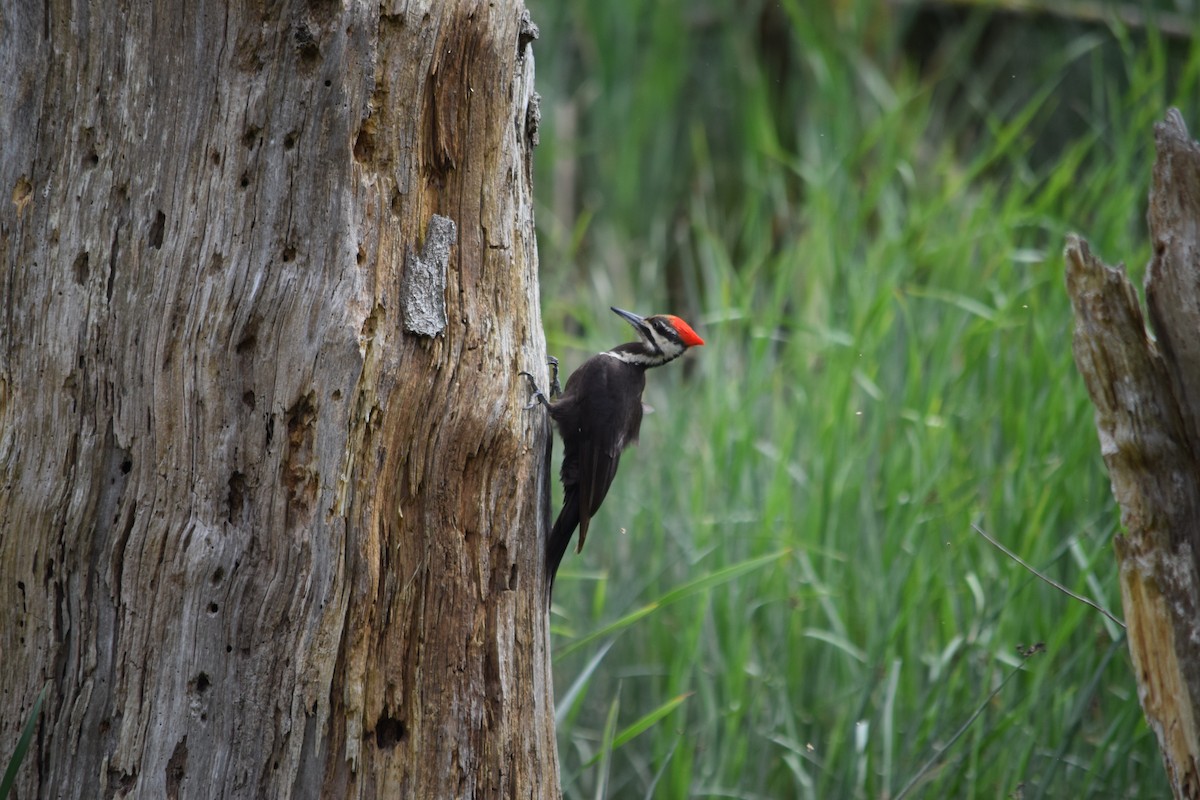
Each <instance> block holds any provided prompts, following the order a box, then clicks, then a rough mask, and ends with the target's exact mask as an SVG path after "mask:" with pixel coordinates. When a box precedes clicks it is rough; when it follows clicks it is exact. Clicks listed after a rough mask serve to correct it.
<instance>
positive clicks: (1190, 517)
mask: <svg viewBox="0 0 1200 800" xmlns="http://www.w3.org/2000/svg"><path fill="white" fill-rule="evenodd" d="M1156 138H1157V144H1158V161H1157V163H1156V165H1155V169H1154V186H1153V188H1152V190H1151V195H1150V212H1149V221H1150V229H1151V232H1152V235H1153V237H1154V257H1153V260H1152V261H1151V264H1150V268H1149V270H1148V272H1147V278H1146V296H1147V299H1148V306H1149V316H1150V320H1151V322H1152V324H1153V326H1154V333H1155V336H1156V338H1157V341H1155V340H1153V339H1151V338H1150V336H1149V335H1148V333H1147V331H1146V326H1145V322H1144V318H1143V316H1142V311H1141V308H1140V306H1139V304H1138V298H1137V291H1136V290H1135V289H1134V287H1133V284H1131V283H1130V282H1129V279H1128V277H1127V276H1126V275H1125V272H1124V270H1123V269H1121V268H1120V267H1118V268H1115V269H1114V268H1111V267H1108V266H1105V265H1104V264H1102V263H1101V262H1100V261H1099V260H1098V259H1096V258H1095V257H1094V256H1093V255H1092V254H1091V252H1090V250H1089V248H1088V246H1087V243H1086V242H1084V241H1083V240H1082V239H1080V238H1078V237H1076V236H1070V237H1068V240H1067V246H1066V250H1065V253H1064V256H1065V260H1066V278H1067V292H1068V294H1069V295H1070V297H1071V303H1072V306H1073V308H1074V311H1075V341H1074V352H1075V362H1076V364H1077V366H1078V368H1079V372H1080V374H1081V375H1082V376H1083V379H1084V383H1085V384H1086V385H1087V389H1088V393H1089V394H1090V395H1091V398H1092V402H1093V403H1094V404H1095V406H1096V428H1097V430H1098V432H1099V435H1100V449H1101V453H1102V454H1103V456H1104V460H1105V463H1106V464H1107V465H1108V471H1109V476H1110V478H1111V481H1112V487H1113V494H1114V496H1115V497H1116V499H1117V502H1118V503H1119V504H1120V506H1121V522H1122V524H1123V525H1124V527H1125V529H1126V532H1125V535H1123V536H1118V537H1117V538H1116V541H1115V543H1114V544H1115V549H1116V554H1117V562H1118V566H1119V570H1120V584H1121V599H1122V604H1123V606H1124V610H1125V618H1126V623H1127V624H1128V635H1129V651H1130V656H1131V659H1132V661H1133V665H1134V670H1135V674H1136V677H1137V681H1138V697H1139V699H1140V701H1141V704H1142V710H1143V711H1144V713H1145V715H1146V720H1147V722H1149V724H1150V727H1151V728H1152V729H1153V730H1154V732H1155V735H1156V736H1157V737H1158V741H1159V746H1160V747H1161V749H1162V754H1163V763H1164V765H1165V766H1166V769H1167V773H1168V776H1169V779H1170V781H1171V785H1172V787H1173V790H1174V793H1175V796H1176V797H1180V798H1185V797H1186V798H1197V797H1200V767H1198V762H1200V735H1198V733H1197V720H1198V719H1200V703H1198V701H1200V613H1198V610H1200V601H1198V599H1197V593H1198V592H1200V568H1198V567H1197V551H1198V549H1200V548H1198V547H1197V543H1198V542H1200V462H1198V460H1197V453H1198V452H1200V449H1198V448H1197V438H1196V430H1197V425H1196V422H1195V420H1196V419H1197V418H1198V416H1197V414H1198V411H1200V406H1198V405H1197V404H1198V403H1200V391H1198V389H1197V386H1200V383H1198V378H1200V373H1198V372H1197V369H1198V368H1200V363H1198V357H1200V348H1197V346H1196V337H1197V336H1198V335H1200V306H1198V305H1197V293H1198V289H1197V287H1198V286H1200V261H1198V260H1197V258H1196V256H1195V254H1196V253H1198V252H1200V250H1198V249H1197V248H1198V246H1200V241H1198V234H1200V224H1198V223H1200V191H1198V187H1200V147H1197V145H1196V144H1195V143H1194V142H1192V141H1191V140H1190V138H1189V137H1188V135H1187V131H1186V129H1185V128H1184V126H1183V121H1182V119H1181V118H1180V116H1179V114H1178V112H1175V111H1172V112H1171V113H1170V114H1169V115H1168V118H1167V121H1166V122H1165V123H1163V124H1160V125H1158V126H1156Z"/></svg>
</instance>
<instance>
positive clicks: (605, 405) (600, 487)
mask: <svg viewBox="0 0 1200 800" xmlns="http://www.w3.org/2000/svg"><path fill="white" fill-rule="evenodd" d="M613 311H614V312H616V313H617V314H620V315H621V316H622V317H624V318H625V319H626V320H627V321H628V322H629V323H630V324H631V325H633V326H634V328H635V329H636V330H637V332H638V336H639V341H637V342H631V343H629V344H622V345H619V346H617V347H614V348H613V349H612V350H609V351H607V352H604V353H599V354H597V355H594V356H592V357H591V358H589V359H588V360H587V361H585V362H583V365H582V366H580V367H579V369H577V370H575V372H574V373H573V374H572V375H571V377H570V378H569V379H568V380H567V386H566V389H565V390H564V391H563V393H562V395H561V397H560V398H559V399H558V400H557V401H555V402H547V401H546V398H545V396H544V395H542V394H541V392H537V393H536V397H537V399H538V400H539V401H541V402H543V403H545V404H546V406H547V407H548V408H549V412H550V417H551V419H553V420H554V422H555V425H556V426H557V427H558V432H559V435H560V436H561V437H562V440H563V446H564V452H563V461H562V473H561V477H562V484H563V507H562V511H560V512H559V514H558V518H557V519H556V520H555V521H554V526H553V528H551V530H550V535H549V537H548V538H547V540H546V576H547V584H546V592H547V596H548V595H549V592H550V589H551V587H552V586H553V585H554V575H555V573H556V572H557V571H558V565H559V563H560V562H561V561H562V558H563V555H564V554H565V553H566V552H567V546H568V545H569V544H570V542H571V535H572V534H573V533H574V532H575V528H577V527H578V528H579V545H578V547H577V552H578V550H582V549H583V543H584V540H585V539H587V532H588V523H589V522H590V521H591V519H592V515H593V514H595V513H596V510H597V509H599V508H600V504H601V503H602V502H604V498H605V496H606V495H607V494H608V489H609V487H610V486H612V482H613V478H614V477H615V476H616V474H617V465H618V464H619V463H620V460H621V451H622V450H624V449H625V448H626V447H628V446H629V445H631V444H633V443H634V442H636V441H637V438H638V432H639V431H640V429H641V426H642V390H643V389H645V388H646V370H647V369H649V368H651V367H657V366H661V365H662V364H666V363H667V362H668V361H673V360H674V359H676V358H678V357H679V356H681V355H683V353H684V351H685V350H687V348H688V347H693V346H696V345H701V344H704V340H702V339H701V338H700V337H699V336H697V335H696V332H695V331H693V330H692V329H691V328H690V327H689V326H688V324H687V323H686V322H684V321H683V320H681V319H679V318H678V317H672V316H669V315H661V316H654V317H645V318H643V317H639V316H638V315H636V314H631V313H630V312H628V311H622V310H620V309H618V308H614V309H613ZM554 363H555V364H556V363H557V362H554ZM530 380H531V381H532V378H531V379H530ZM535 391H536V388H535Z"/></svg>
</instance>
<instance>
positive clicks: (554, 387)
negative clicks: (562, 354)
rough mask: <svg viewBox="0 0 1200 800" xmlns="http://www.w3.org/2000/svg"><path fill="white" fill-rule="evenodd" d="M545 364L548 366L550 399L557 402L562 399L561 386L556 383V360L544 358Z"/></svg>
mask: <svg viewBox="0 0 1200 800" xmlns="http://www.w3.org/2000/svg"><path fill="white" fill-rule="evenodd" d="M546 363H547V364H549V365H550V399H551V400H557V399H558V398H560V397H562V386H561V385H559V382H558V359H557V358H555V357H554V356H546Z"/></svg>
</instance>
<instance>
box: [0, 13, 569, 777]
mask: <svg viewBox="0 0 1200 800" xmlns="http://www.w3.org/2000/svg"><path fill="white" fill-rule="evenodd" d="M119 6H120V7H119V8H118V7H114V8H112V9H108V8H105V9H104V10H103V12H102V13H101V11H100V9H99V7H98V6H94V5H88V4H78V3H69V2H64V1H63V0H47V2H45V3H14V4H10V5H9V6H8V7H7V8H6V10H5V11H4V12H3V13H2V14H0V16H2V17H3V21H2V22H0V65H3V67H2V72H3V74H4V76H5V88H4V91H3V92H0V130H2V131H4V132H5V133H4V142H3V145H2V147H0V184H2V185H3V186H4V187H5V190H6V192H8V194H7V195H6V199H7V198H11V200H10V201H9V202H6V203H4V208H3V210H2V211H0V317H2V321H0V652H3V655H4V666H5V669H4V670H3V672H2V673H0V703H2V706H0V707H2V708H3V712H2V713H0V742H4V743H5V744H6V745H9V743H15V742H16V739H17V735H18V734H19V732H20V729H21V726H22V724H23V722H24V718H25V717H26V715H27V714H28V711H29V709H30V707H31V706H32V703H33V701H34V698H35V697H36V696H37V693H38V691H39V690H40V688H41V687H42V686H43V684H45V683H47V682H49V683H50V684H51V685H52V690H51V692H50V695H49V697H48V699H47V702H46V705H45V710H44V714H43V719H42V721H41V728H40V733H39V736H38V739H37V747H36V753H35V752H31V754H30V757H29V758H28V759H27V763H26V764H25V765H24V767H23V769H22V773H21V778H20V780H19V782H18V786H17V790H18V796H20V797H45V798H51V797H53V798H95V797H106V798H108V797H146V798H176V797H188V798H199V797H213V798H240V797H244V798H275V797H313V798H315V797H338V798H343V797H353V798H374V797H402V798H439V800H440V798H447V797H468V798H469V797H480V798H484V797H486V798H493V797H497V798H502V797H555V796H557V795H558V766H557V756H556V749H555V740H554V714H553V711H554V709H553V689H552V685H551V681H550V671H549V642H548V637H549V633H548V629H547V626H548V621H547V615H546V609H545V603H544V589H543V582H544V576H543V575H542V543H541V535H540V532H541V531H543V530H544V529H545V528H546V525H547V520H546V510H545V507H544V504H543V493H544V491H545V489H546V488H547V486H546V481H547V479H548V477H547V469H546V463H545V443H546V437H547V436H548V435H549V430H548V426H547V425H546V423H545V420H544V416H543V415H537V414H528V413H524V411H523V405H524V402H525V400H526V397H525V383H524V382H523V381H521V380H519V379H518V376H517V372H518V370H520V369H529V368H530V367H531V366H534V365H537V364H539V363H543V362H544V360H545V344H544V340H543V337H542V333H541V319H540V311H539V300H538V278H537V253H536V244H535V239H534V228H533V212H532V198H531V191H532V166H531V160H532V146H533V144H534V141H535V139H536V133H537V130H536V123H537V98H536V95H535V94H534V92H533V58H532V49H531V46H530V43H531V41H532V40H533V39H534V38H535V37H536V32H537V31H536V28H535V27H534V26H533V25H532V24H531V23H530V21H529V17H528V13H527V12H525V11H524V9H523V8H522V5H521V3H520V2H519V0H496V2H486V3H485V2H473V1H472V0H447V1H446V2H430V1H429V0H425V2H416V3H400V4H392V3H387V2H385V3H368V4H361V3H359V4H355V3H350V4H342V3H331V2H325V1H324V0H314V1H313V2H307V3H284V4H278V3H268V4H263V3H233V4H229V3H226V2H224V0H219V1H218V0H188V2H183V1H182V0H162V1H161V2H157V3H152V4H145V3H123V4H119ZM0 757H7V751H0ZM30 762H32V763H30Z"/></svg>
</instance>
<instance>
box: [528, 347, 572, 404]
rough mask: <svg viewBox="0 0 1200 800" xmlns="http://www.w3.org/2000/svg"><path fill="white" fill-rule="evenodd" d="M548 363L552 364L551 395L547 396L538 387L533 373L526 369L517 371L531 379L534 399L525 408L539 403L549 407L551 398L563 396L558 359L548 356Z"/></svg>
mask: <svg viewBox="0 0 1200 800" xmlns="http://www.w3.org/2000/svg"><path fill="white" fill-rule="evenodd" d="M546 363H547V364H548V365H549V366H550V396H549V397H546V394H545V393H544V392H543V391H542V390H541V389H539V388H538V385H537V379H536V378H534V377H533V375H532V374H531V373H528V372H526V371H525V370H521V371H520V372H518V373H517V374H518V375H524V376H525V379H526V380H528V381H529V389H530V391H531V392H533V394H532V395H531V396H532V398H533V400H532V402H530V403H529V405H527V406H525V408H535V407H536V406H537V405H538V404H539V403H540V404H541V405H544V406H545V407H546V408H549V407H550V401H551V400H557V399H558V398H560V397H562V386H560V385H559V383H558V359H557V358H555V357H554V356H546Z"/></svg>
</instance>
